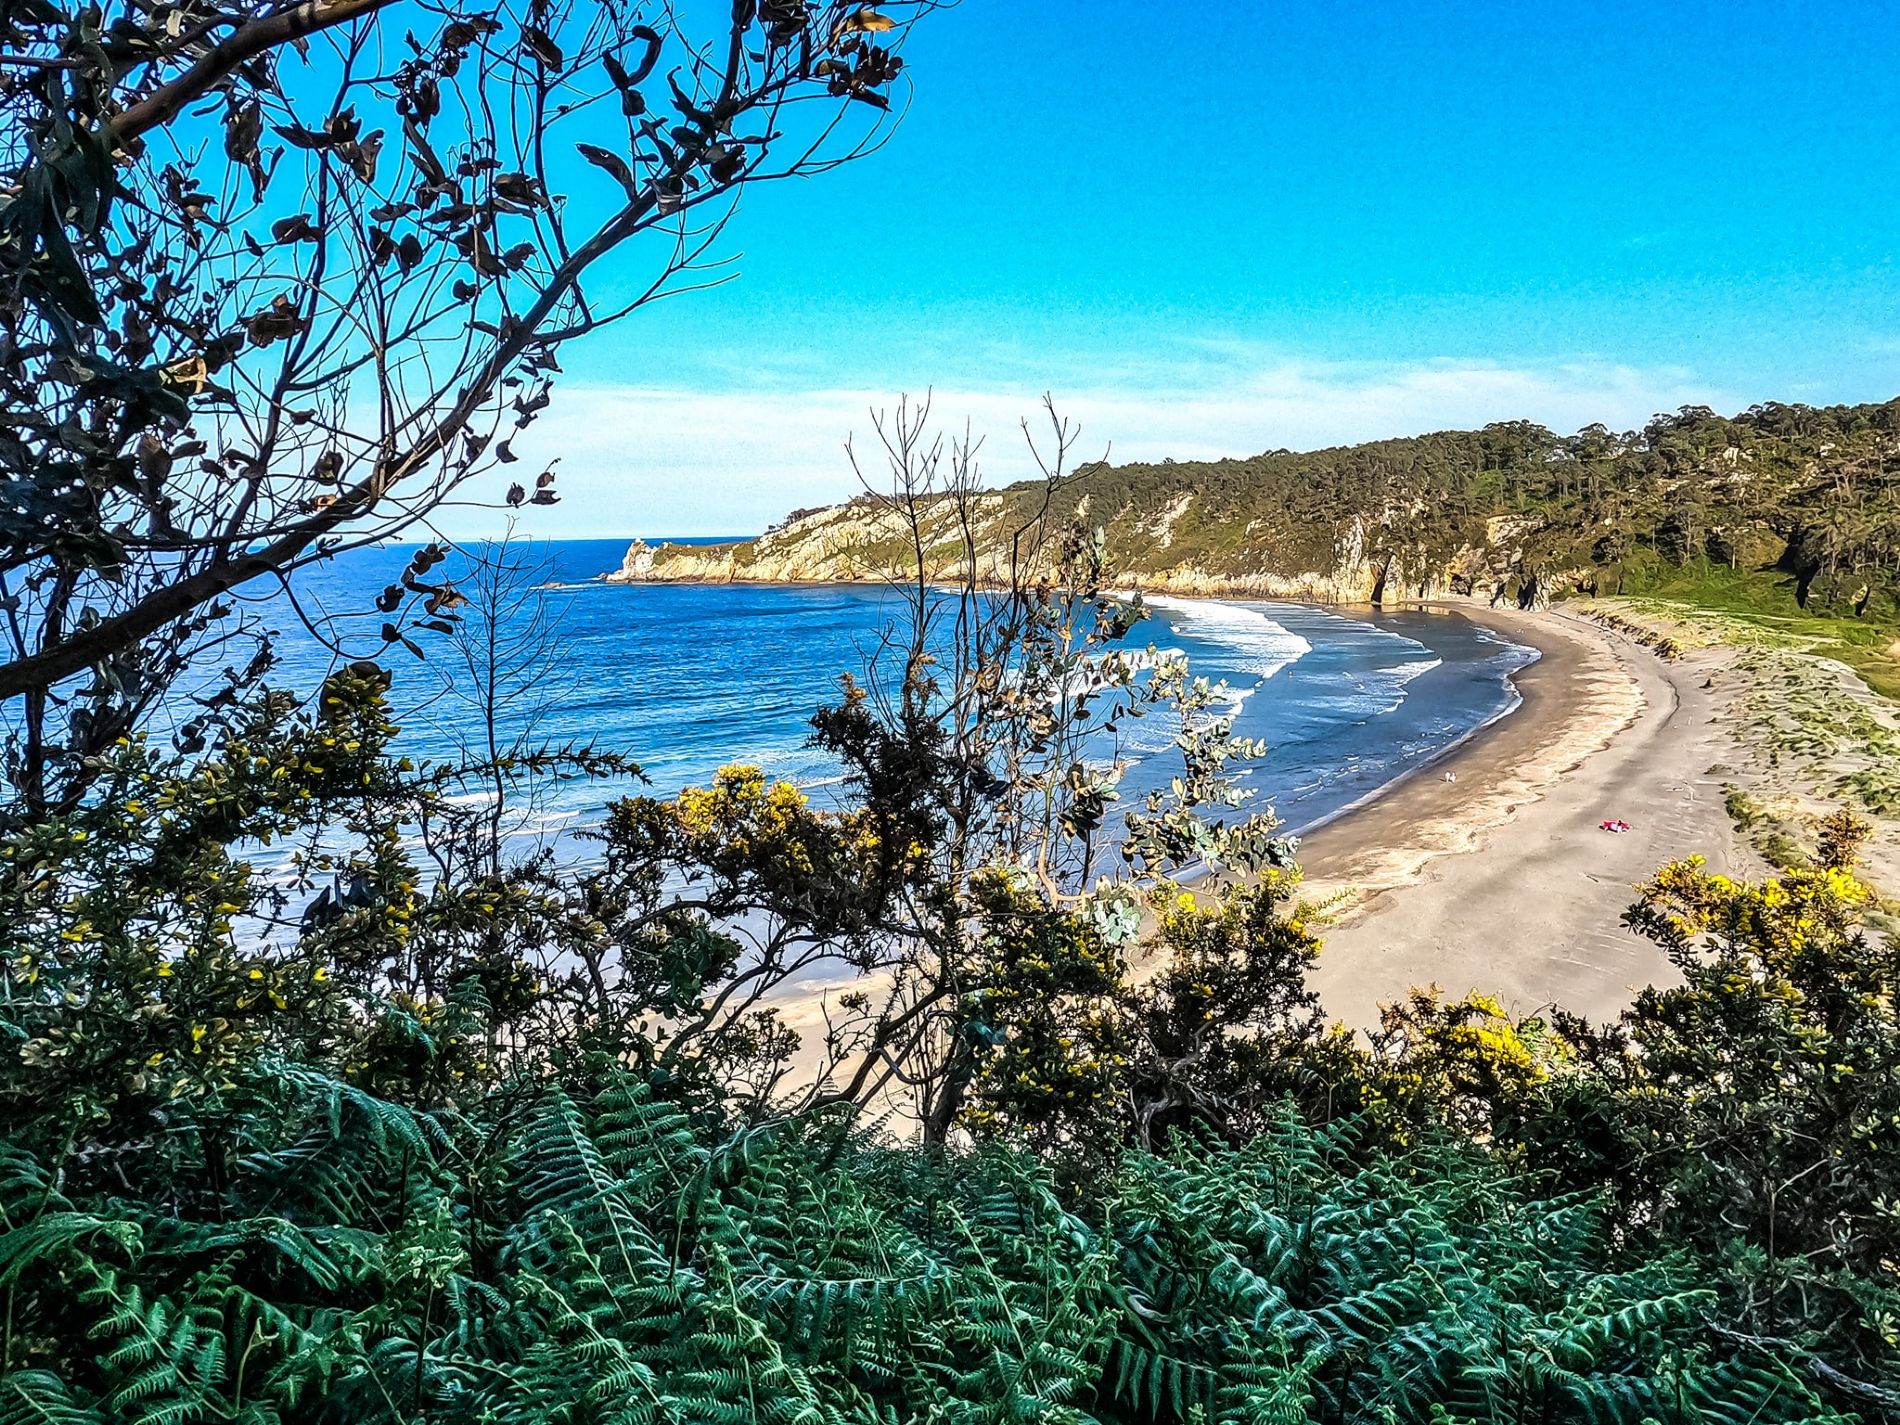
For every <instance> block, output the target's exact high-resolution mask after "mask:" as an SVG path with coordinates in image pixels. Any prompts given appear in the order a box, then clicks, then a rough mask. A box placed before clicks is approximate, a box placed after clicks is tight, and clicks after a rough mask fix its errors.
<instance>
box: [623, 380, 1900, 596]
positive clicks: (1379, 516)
mask: <svg viewBox="0 0 1900 1425" xmlns="http://www.w3.org/2000/svg"><path fill="white" fill-rule="evenodd" d="M1044 496H1045V492H1044V490H1043V487H1042V486H1041V485H1040V484H1039V483H1038V484H1026V485H1020V486H1013V487H1011V488H1010V489H1008V490H1005V491H1003V492H1000V494H999V495H996V496H992V497H988V498H985V499H982V500H981V501H980V502H979V505H978V514H979V516H980V518H979V521H978V524H977V530H978V539H979V543H980V544H981V545H982V546H983V547H984V555H983V557H984V558H986V559H996V558H998V557H1000V553H999V551H1000V548H1001V546H1002V545H1003V543H1004V542H1005V540H1006V536H1007V533H1008V531H1010V530H1012V529H1014V528H1015V527H1017V526H1018V525H1020V524H1021V522H1022V521H1023V520H1024V519H1025V518H1027V517H1028V516H1029V515H1030V514H1031V513H1033V512H1034V510H1035V509H1036V508H1037V507H1038V506H1039V505H1040V503H1041V501H1042V500H1043V499H1044ZM1051 513H1052V514H1053V515H1055V516H1057V517H1058V518H1063V517H1068V516H1076V517H1079V518H1080V520H1081V521H1082V522H1083V523H1085V524H1087V525H1091V526H1096V527H1099V528H1101V529H1102V530H1103V532H1104V534H1105V537H1106V540H1107V549H1106V553H1107V562H1108V567H1109V569H1110V571H1111V573H1112V575H1113V576H1115V577H1117V578H1120V579H1124V580H1126V579H1138V580H1140V581H1141V582H1144V583H1148V584H1151V585H1155V586H1169V587H1174V588H1177V589H1181V590H1183V591H1193V590H1195V589H1207V590H1210V591H1218V590H1221V589H1223V588H1225V589H1232V590H1245V591H1257V592H1284V593H1300V594H1305V595H1307V596H1309V597H1322V598H1324V597H1331V598H1338V599H1371V598H1380V597H1384V598H1392V597H1413V596H1420V595H1433V594H1443V593H1447V592H1457V593H1476V594H1480V595H1483V596H1486V597H1500V598H1511V599H1518V600H1521V601H1523V602H1526V603H1530V602H1540V601H1542V600H1543V599H1545V598H1548V597H1551V596H1555V595H1561V594H1563V593H1566V592H1573V591H1585V592H1604V593H1629V592H1639V591H1642V590H1644V589H1648V588H1652V587H1655V586H1657V585H1658V584H1667V583H1670V582H1672V581H1679V580H1681V579H1684V578H1693V577H1695V576H1697V575H1699V574H1704V573H1708V572H1710V571H1729V572H1732V573H1734V574H1738V575H1741V574H1754V575H1758V576H1760V577H1761V578H1762V580H1763V581H1764V583H1766V582H1769V581H1774V582H1776V583H1778V584H1780V585H1782V586H1784V587H1785V590H1786V594H1787V597H1788V598H1789V599H1790V601H1791V607H1792V604H1797V603H1798V604H1800V605H1802V606H1805V607H1811V608H1814V609H1816V610H1817V611H1827V612H1845V613H1850V614H1855V615H1862V616H1872V617H1875V618H1880V617H1883V616H1885V615H1889V614H1891V613H1892V612H1893V611H1894V609H1895V602H1896V594H1897V592H1900V574H1897V571H1900V400H1895V401H1889V402H1886V403H1884V404H1879V405H1861V406H1829V407H1824V408H1816V407H1810V406H1799V405H1782V404H1779V403H1776V404H1769V405H1762V406H1755V407H1752V408H1750V409H1749V410H1747V411H1744V412H1742V413H1741V414H1740V415H1736V416H1732V417H1724V416H1720V415H1717V414H1716V413H1715V412H1713V411H1711V410H1708V409H1706V408H1699V407H1690V408H1685V409H1683V410H1682V411H1679V412H1677V413H1676V414H1674V415H1667V416H1658V417H1657V418H1656V419H1655V420H1653V421H1651V422H1650V423H1649V424H1648V425H1647V426H1645V427H1644V428H1643V429H1642V430H1640V431H1633V432H1628V433H1624V434H1618V433H1616V432H1613V431H1610V430H1608V429H1606V428H1604V427H1602V426H1590V427H1587V428H1586V429H1584V430H1582V431H1579V432H1578V433H1577V434H1575V435H1570V436H1560V435H1557V434H1555V433H1553V432H1551V431H1549V430H1546V429H1544V428H1543V427H1542V426H1538V425H1534V424H1532V423H1530V422H1527V421H1513V422H1506V423H1501V424H1496V425H1489V426H1486V427H1484V428H1483V429H1482V430H1475V431H1440V432H1436V433H1433V434H1430V435H1420V436H1411V437H1406V438H1403V439H1397V440H1382V441H1373V442H1369V443H1367V444H1364V445H1350V446H1337V447H1334V448H1332V449H1327V450H1317V451H1308V452H1294V451H1286V450H1276V451H1269V452H1266V453H1265V454H1261V455H1256V456H1252V457H1249V458H1247V459H1243V460H1221V461H1213V462H1187V461H1182V462H1169V461H1164V462H1163V463H1161V464H1158V465H1155V464H1143V465H1119V466H1110V465H1094V466H1088V467H1084V468H1083V469H1082V470H1081V471H1079V472H1078V473H1077V475H1076V476H1075V477H1074V478H1073V479H1072V480H1071V481H1070V482H1069V483H1067V484H1066V485H1065V486H1063V487H1062V488H1060V489H1058V490H1057V491H1056V493H1055V496H1054V505H1053V507H1052V509H1051ZM887 522H888V516H887V515H886V514H885V512H884V511H883V509H882V506H881V502H880V501H878V500H876V499H873V498H871V497H864V498H861V499H859V500H857V501H854V502H852V503H851V504H850V505H846V506H840V507H837V508H834V509H831V510H823V511H815V512H809V513H804V514H801V515H800V516H799V517H797V518H795V519H793V520H790V521H788V522H787V524H786V525H784V526H783V527H781V528H779V529H777V530H774V531H772V532H770V533H768V534H767V535H766V536H764V537H763V538H761V539H760V540H757V541H754V542H751V543H748V544H743V545H736V546H722V547H719V548H716V549H712V550H708V549H706V548H699V549H692V550H688V549H683V548H678V547H672V546H667V547H663V548H662V549H660V550H658V551H647V552H645V553H643V552H642V550H641V549H640V548H639V547H636V549H635V551H634V553H633V554H632V555H631V556H630V558H629V567H628V571H627V575H628V577H658V578H694V577H736V578H809V577H839V578H849V577H876V576H877V575H878V574H879V573H880V572H882V571H883V569H884V568H885V567H886V566H888V565H892V564H901V563H902V562H903V561H905V560H906V559H907V558H908V557H909V549H908V545H907V542H906V541H904V540H902V539H900V538H898V537H897V535H896V531H895V530H894V529H891V528H885V527H884V525H885V524H886V523H887ZM933 532H934V534H935V535H936V536H937V537H938V540H939V544H938V546H937V548H936V549H935V550H934V551H933V555H934V557H935V558H937V559H938V560H940V561H943V562H945V563H953V562H954V561H956V560H957V559H959V558H961V557H962V556H961V549H962V545H961V540H960V537H959V529H958V523H957V521H956V520H954V519H952V518H951V517H950V511H949V510H948V508H947V507H946V508H944V509H943V510H942V511H941V512H940V515H939V518H938V520H937V527H936V528H935V530H934V531H933Z"/></svg>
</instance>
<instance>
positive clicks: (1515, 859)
mask: <svg viewBox="0 0 1900 1425" xmlns="http://www.w3.org/2000/svg"><path fill="white" fill-rule="evenodd" d="M1403 607H1424V608H1428V609H1434V610H1442V611H1443V612H1446V613H1454V614H1457V615H1459V616H1462V617H1465V618H1467V619H1470V620H1471V621H1472V622H1475V623H1479V624H1481V625H1484V626H1485V627H1488V628H1492V629H1494V630H1495V631H1497V632H1499V633H1501V634H1503V635H1505V636H1506V637H1508V638H1510V639H1512V640H1513V641H1515V642H1519V643H1522V644H1524V645H1526V646H1528V647H1530V648H1533V649H1535V650H1536V651H1537V653H1538V654H1539V657H1538V658H1537V659H1536V660H1535V661H1534V662H1532V663H1530V664H1527V665H1526V666H1524V667H1523V668H1520V669H1518V670H1516V672H1514V673H1513V674H1511V675H1510V676H1511V681H1512V683H1513V685H1514V686H1515V687H1516V689H1517V691H1518V694H1519V697H1520V699H1521V701H1520V703H1519V704H1518V706H1517V707H1515V708H1514V709H1512V710H1511V711H1510V712H1507V713H1505V714H1502V715H1500V716H1498V717H1496V718H1494V719H1492V720H1491V721H1490V722H1489V723H1487V724H1484V725H1483V726H1481V727H1479V728H1477V729H1474V730H1473V731H1472V732H1471V733H1469V734H1467V735H1466V737H1464V738H1463V739H1462V740H1461V741H1459V742H1458V743H1456V744H1454V745H1453V746H1452V747H1450V748H1448V749H1447V750H1446V751H1445V752H1444V753H1442V754H1441V755H1440V756H1439V757H1437V758H1435V759H1434V760H1433V761H1432V762H1430V763H1428V764H1426V765H1425V766H1423V767H1421V768H1418V769H1416V770H1415V771H1413V772H1412V773H1410V774H1408V775H1407V776H1406V777H1403V778H1400V779H1399V780H1398V781H1396V782H1394V783H1392V784H1390V785H1388V786H1387V787H1385V788H1383V789H1381V790H1380V791H1379V792H1378V793H1377V794H1376V795H1374V796H1373V797H1372V798H1371V799H1369V800H1366V801H1363V802H1361V803H1358V804H1356V805H1354V806H1353V807H1351V808H1348V809H1346V810H1345V811H1343V812H1342V813H1341V814H1339V815H1337V816H1335V817H1333V818H1332V819H1330V820H1328V821H1326V822H1324V823H1323V824H1321V825H1320V826H1318V827H1317V828H1316V829H1314V830H1313V831H1312V832H1311V833H1309V834H1308V835H1307V836H1305V837H1303V838H1302V842H1301V846H1300V858H1299V859H1300V864H1301V867H1302V869H1303V871H1304V873H1305V878H1306V879H1305V884H1304V886H1303V887H1302V890H1301V894H1302V896H1303V897H1304V898H1305V899H1306V900H1307V901H1309V902H1318V903H1320V904H1321V905H1322V906H1323V908H1324V909H1323V912H1322V918H1323V919H1324V920H1325V921H1326V922H1328V924H1327V928H1326V930H1325V933H1324V940H1325V946H1326V948H1325V950H1324V951H1323V952H1322V954H1321V957H1320V962H1319V965H1318V966H1317V967H1316V970H1315V973H1314V975H1313V977H1312V984H1313V987H1314V988H1315V989H1316V990H1317V991H1319V993H1320V996H1321V999H1322V1001H1323V1003H1324V1005H1325V1008H1326V1011H1327V1013H1328V1014H1329V1015H1330V1016H1332V1017H1333V1018H1335V1019H1338V1020H1341V1021H1343V1022H1344V1023H1346V1024H1347V1025H1349V1026H1351V1027H1353V1028H1361V1029H1363V1028H1369V1027H1371V1026H1373V1025H1376V1024H1377V1022H1378V1006H1379V1004H1381V1003H1387V1002H1391V1001H1394V1000H1397V999H1400V998H1402V997H1403V996H1404V995H1405V993H1406V992H1407V991H1408V990H1409V989H1411V988H1413V987H1414V986H1420V987H1423V986H1426V985H1433V984H1435V985H1438V986H1439V987H1441V988H1442V989H1443V990H1444V991H1445V992H1446V994H1447V995H1448V996H1451V997H1457V996H1461V995H1463V994H1465V993H1467V992H1470V991H1477V992H1480V993H1484V994H1488V995H1492V996H1494V997H1496V998H1497V999H1498V1000H1499V1001H1500V1002H1501V1003H1502V1005H1503V1006H1504V1008H1505V1009H1506V1010H1507V1011H1510V1012H1512V1013H1514V1014H1517V1015H1523V1014H1528V1013H1532V1012H1534V1011H1536V1010H1538V1009H1540V1008H1543V1007H1546V1006H1548V1005H1551V1004H1553V1003H1554V1004H1558V1005H1561V1006H1562V1007H1563V1008H1565V1009H1567V1010H1570V1011H1572V1012H1573V1013H1578V1014H1582V1015H1585V1016H1586V1017H1588V1018H1590V1019H1592V1020H1596V1021H1602V1020H1607V1019H1611V1018H1614V1017H1615V1015H1616V1014H1617V1013H1618V1012H1620V1011H1621V1009H1622V1008H1624V1007H1625V1006H1626V1005H1627V1004H1628V1003H1629V1001H1630V999H1631V997H1632V995H1633V994H1634V993H1635V992H1636V991H1637V990H1639V989H1641V988H1642V987H1643V986H1644V985H1647V984H1662V983H1668V982H1671V981H1672V980H1673V979H1674V978H1675V974H1674V969H1673V967H1672V966H1671V965H1670V964H1669V962H1668V960H1667V959H1666V958H1665V957H1664V956H1663V954H1662V952H1661V951H1660V950H1659V949H1657V948H1656V947H1655V946H1654V945H1651V944H1650V943H1649V942H1648V941H1646V940H1643V939H1641V938H1640V937H1638V936H1636V935H1635V934H1633V933H1631V932H1630V931H1628V930H1626V929H1625V928H1624V927H1623V926H1622V924H1621V916H1622V913H1623V911H1624V910H1625V909H1626V908H1627V907H1628V905H1629V904H1630V903H1631V902H1632V901H1633V900H1634V899H1635V898H1636V891H1635V887H1636V886H1637V885H1638V884H1640V882H1641V881H1643V880H1644V879H1645V878H1647V877H1648V876H1649V875H1650V874H1652V873H1653V872H1654V871H1655V870H1656V869H1657V868H1658V867H1660V866H1662V865H1664V864H1665V863H1667V862H1669V861H1671V860H1676V859H1680V858H1682V857H1685V856H1688V855H1691V854H1700V855H1703V856H1704V857H1706V858H1707V860H1708V862H1709V864H1710V865H1711V867H1712V868H1714V869H1716V870H1720V871H1727V870H1730V869H1733V868H1734V867H1735V866H1736V865H1737V863H1738V861H1739V860H1740V859H1741V857H1742V856H1743V855H1745V853H1744V852H1743V851H1742V849H1741V847H1740V845H1739V843H1738V839H1737V837H1736V835H1735V832H1734V829H1733V827H1732V826H1731V824H1730V822H1729V818H1728V815H1727V811H1726V809H1725V807H1724V805H1723V793H1722V789H1721V785H1720V782H1719V779H1717V778H1715V777H1713V776H1711V775H1710V774H1711V771H1712V770H1713V769H1715V768H1717V767H1718V766H1719V765H1720V764H1722V763H1724V762H1725V761H1733V760H1735V758H1736V757H1737V755H1738V753H1737V750H1736V748H1735V746H1734V743H1733V741H1732V739H1731V738H1730V737H1729V736H1728V734H1727V732H1726V731H1725V730H1724V729H1723V728H1722V727H1721V726H1720V725H1718V724H1717V723H1716V722H1715V721H1714V720H1713V717H1712V713H1713V700H1712V697H1711V695H1710V687H1711V686H1712V678H1713V675H1714V674H1715V673H1716V672H1717V671H1718V665H1719V664H1720V663H1722V662H1723V661H1724V658H1723V655H1721V654H1720V653H1719V652H1714V653H1709V654H1702V655H1692V656H1691V657H1689V658H1686V659H1684V660H1681V661H1680V662H1677V663H1666V662H1664V661H1663V660H1662V659H1661V658H1659V657H1658V656H1657V655H1656V654H1655V653H1654V652H1652V651H1651V650H1649V649H1647V648H1644V647H1642V646H1640V645H1638V644H1637V643H1636V642H1634V641H1633V640H1631V639H1629V638H1628V637H1627V636H1625V635H1622V634H1620V633H1617V632H1614V631H1612V630H1610V629H1606V628H1604V627H1602V626H1601V625H1599V624H1596V623H1594V622H1592V621H1590V620H1588V619H1586V618H1582V617H1579V616H1577V615H1575V614H1571V613H1567V612H1561V611H1557V610H1547V611H1541V612H1535V613H1528V612H1520V611H1517V610H1498V609H1491V608H1488V607H1485V608H1479V607H1465V606H1461V605H1458V604H1447V603H1433V604H1424V605H1417V604H1407V605H1404V606H1403ZM1448 776H1449V777H1450V778H1455V780H1448ZM1615 818H1622V819H1626V820H1628V821H1629V822H1630V823H1631V826H1632V829H1631V831H1630V832H1628V833H1624V834H1611V833H1606V832H1603V831H1601V830H1600V829H1598V825H1597V824H1598V822H1599V821H1602V820H1605V819H1615Z"/></svg>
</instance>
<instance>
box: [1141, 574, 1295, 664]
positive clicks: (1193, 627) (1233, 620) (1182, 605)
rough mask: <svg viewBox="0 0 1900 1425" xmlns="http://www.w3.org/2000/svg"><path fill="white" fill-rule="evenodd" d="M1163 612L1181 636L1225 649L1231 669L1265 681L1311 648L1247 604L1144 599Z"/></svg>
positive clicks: (1170, 597) (1156, 597)
mask: <svg viewBox="0 0 1900 1425" xmlns="http://www.w3.org/2000/svg"><path fill="white" fill-rule="evenodd" d="M1147 602H1148V603H1149V604H1150V605H1152V606H1153V607H1155V608H1158V609H1166V610H1167V611H1168V612H1169V613H1170V614H1172V615H1173V616H1174V621H1175V622H1176V623H1177V624H1179V625H1180V626H1181V627H1182V629H1183V630H1184V631H1185V632H1188V633H1191V634H1193V635H1194V636H1195V637H1196V638H1205V639H1207V640H1208V641H1209V642H1210V643H1219V644H1223V645H1225V647H1226V648H1227V649H1228V650H1229V657H1230V659H1231V661H1232V662H1233V663H1234V665H1235V666H1236V667H1237V668H1239V669H1240V670H1241V671H1243V672H1247V673H1252V674H1253V675H1254V676H1256V677H1258V678H1260V679H1261V680H1262V681H1265V680H1266V679H1268V678H1271V677H1272V676H1273V675H1274V674H1275V673H1278V672H1279V671H1280V670H1281V669H1283V668H1290V667H1291V666H1292V665H1293V664H1295V663H1297V662H1299V661H1300V659H1302V658H1304V657H1305V656H1306V655H1307V654H1309V653H1311V652H1312V651H1313V645H1312V644H1310V643H1308V642H1307V641H1306V640H1305V639H1304V638H1301V637H1300V636H1299V635H1298V634H1297V633H1295V632H1293V631H1292V630H1291V629H1289V628H1286V627H1285V626H1283V625H1281V624H1278V623H1275V622H1274V621H1273V620H1272V619H1270V618H1268V617H1267V615H1265V614H1264V613H1262V612H1261V611H1260V610H1259V609H1256V608H1253V607H1252V606H1250V605H1248V604H1235V603H1229V602H1226V601H1224V600H1220V599H1182V598H1176V597H1174V596H1173V595H1169V594H1156V595H1153V596H1151V597H1149V598H1148V599H1147Z"/></svg>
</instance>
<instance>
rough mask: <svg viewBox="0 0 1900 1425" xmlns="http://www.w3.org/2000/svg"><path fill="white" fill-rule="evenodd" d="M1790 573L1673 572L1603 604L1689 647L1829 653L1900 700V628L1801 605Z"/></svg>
mask: <svg viewBox="0 0 1900 1425" xmlns="http://www.w3.org/2000/svg"><path fill="white" fill-rule="evenodd" d="M1794 584H1795V581H1794V579H1793V578H1792V577H1791V576H1786V575H1778V574H1773V573H1765V572H1762V571H1756V570H1746V569H1724V568H1720V567H1712V568H1707V569H1689V570H1671V571H1669V572H1668V573H1667V574H1666V575H1663V576H1661V577H1659V578H1657V579H1656V580H1655V581H1654V582H1652V583H1650V584H1648V585H1647V586H1646V587H1644V588H1643V589H1642V590H1641V591H1640V592H1637V593H1632V594H1625V595H1621V596H1619V597H1618V598H1615V599H1611V600H1604V601H1603V602H1606V603H1610V604H1613V605H1620V606H1622V607H1623V608H1625V609H1627V610H1628V612H1629V613H1630V614H1631V615H1633V616H1635V617H1636V618H1638V619H1639V620H1643V621H1649V622H1654V621H1657V620H1661V621H1666V622H1668V623H1669V624H1671V625H1673V628H1672V636H1674V637H1675V638H1676V640H1677V642H1678V643H1682V644H1684V645H1685V646H1703V647H1707V646H1711V645H1716V644H1720V645H1724V646H1727V647H1731V648H1743V649H1749V650H1753V651H1757V652H1766V651H1773V650H1781V651H1788V652H1798V653H1810V654H1814V655H1816V656H1819V657H1822V658H1832V659H1835V660H1837V661H1838V662H1841V663H1844V664H1846V665H1847V666H1848V667H1849V668H1851V669H1853V670H1854V672H1855V673H1857V674H1858V675H1859V676H1860V677H1861V679H1862V680H1863V681H1864V682H1865V683H1866V684H1867V686H1868V687H1870V688H1872V689H1873V690H1874V691H1875V692H1877V693H1880V694H1881V695H1882V696H1884V697H1888V698H1900V626H1895V625H1894V624H1892V623H1888V622H1885V621H1882V620H1873V619H1858V618H1852V617H1844V616H1841V615H1837V614H1829V613H1816V612H1812V611H1809V610H1806V609H1802V608H1800V607H1798V606H1797V605H1796V604H1795V601H1794Z"/></svg>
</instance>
